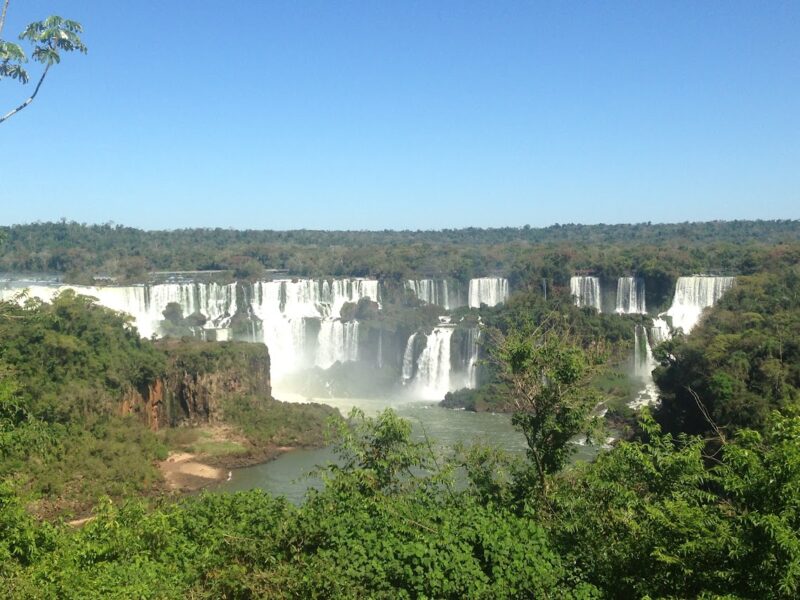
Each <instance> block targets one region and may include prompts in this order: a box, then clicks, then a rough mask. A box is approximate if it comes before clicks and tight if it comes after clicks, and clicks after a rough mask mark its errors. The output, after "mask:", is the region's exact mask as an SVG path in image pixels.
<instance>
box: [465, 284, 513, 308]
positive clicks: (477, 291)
mask: <svg viewBox="0 0 800 600" xmlns="http://www.w3.org/2000/svg"><path fill="white" fill-rule="evenodd" d="M507 299H508V279H506V278H504V277H479V278H477V279H470V281H469V306H470V308H480V306H481V304H485V305H486V306H497V305H498V304H501V303H503V302H505V301H506V300H507Z"/></svg>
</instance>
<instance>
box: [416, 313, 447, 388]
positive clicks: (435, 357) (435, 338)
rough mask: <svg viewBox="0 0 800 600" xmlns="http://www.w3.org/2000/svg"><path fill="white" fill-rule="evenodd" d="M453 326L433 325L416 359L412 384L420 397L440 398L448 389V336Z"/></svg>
mask: <svg viewBox="0 0 800 600" xmlns="http://www.w3.org/2000/svg"><path fill="white" fill-rule="evenodd" d="M452 336H453V327H435V328H434V329H433V331H431V333H430V335H428V336H427V344H426V346H425V350H423V351H422V354H420V355H419V358H418V359H417V374H416V377H415V378H414V384H415V386H416V390H417V392H418V394H419V395H420V397H422V398H425V399H426V400H441V399H442V398H444V396H445V394H447V392H449V391H450V338H451V337H452Z"/></svg>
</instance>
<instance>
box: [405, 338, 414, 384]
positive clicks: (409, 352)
mask: <svg viewBox="0 0 800 600" xmlns="http://www.w3.org/2000/svg"><path fill="white" fill-rule="evenodd" d="M416 339H417V334H416V333H412V334H411V335H410V336H409V337H408V342H406V350H405V352H403V384H404V385H405V384H406V383H408V382H409V381H411V380H412V379H413V378H414V341H415V340H416Z"/></svg>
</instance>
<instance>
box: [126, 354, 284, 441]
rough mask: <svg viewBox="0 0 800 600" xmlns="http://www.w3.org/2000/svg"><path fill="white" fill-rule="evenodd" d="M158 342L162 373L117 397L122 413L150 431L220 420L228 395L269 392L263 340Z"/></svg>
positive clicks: (264, 394)
mask: <svg viewBox="0 0 800 600" xmlns="http://www.w3.org/2000/svg"><path fill="white" fill-rule="evenodd" d="M158 346H159V347H160V348H161V349H162V350H163V351H164V353H165V354H166V358H167V368H166V372H165V373H164V374H163V375H162V377H160V378H158V379H156V381H154V382H152V383H151V384H148V385H147V387H146V388H145V389H139V390H130V391H128V392H127V393H126V394H125V395H124V396H123V399H122V414H136V415H138V416H139V418H141V419H142V421H143V422H145V423H147V425H148V426H149V427H150V428H151V429H152V430H154V431H155V430H158V429H160V428H163V427H178V426H181V425H199V424H203V423H217V422H220V421H222V420H223V418H224V415H223V408H222V407H223V404H224V401H225V399H227V398H229V397H231V396H232V395H247V396H254V397H259V398H264V399H267V398H270V396H271V387H270V375H269V364H270V361H269V353H268V351H267V347H266V346H264V345H263V344H252V343H247V342H201V341H196V340H180V341H179V340H165V341H162V342H159V343H158Z"/></svg>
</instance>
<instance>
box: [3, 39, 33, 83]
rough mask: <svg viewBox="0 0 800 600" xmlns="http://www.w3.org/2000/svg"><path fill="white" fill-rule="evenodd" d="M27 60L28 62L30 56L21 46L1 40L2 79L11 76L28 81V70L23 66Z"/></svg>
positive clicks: (22, 81) (23, 81)
mask: <svg viewBox="0 0 800 600" xmlns="http://www.w3.org/2000/svg"><path fill="white" fill-rule="evenodd" d="M25 62H28V57H26V56H25V52H23V50H22V47H21V46H19V45H18V44H13V43H11V42H6V41H3V40H0V79H2V78H3V77H9V78H11V79H16V80H17V81H19V82H20V83H28V72H27V71H26V70H25V69H24V68H23V67H22V63H25Z"/></svg>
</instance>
